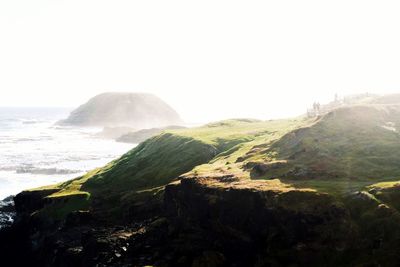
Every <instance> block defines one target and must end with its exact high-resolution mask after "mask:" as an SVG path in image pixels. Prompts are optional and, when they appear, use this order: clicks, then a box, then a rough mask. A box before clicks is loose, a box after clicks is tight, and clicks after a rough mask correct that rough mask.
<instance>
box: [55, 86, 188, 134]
mask: <svg viewBox="0 0 400 267" xmlns="http://www.w3.org/2000/svg"><path fill="white" fill-rule="evenodd" d="M181 123H182V120H181V118H180V117H179V115H178V113H177V112H176V111H175V110H174V109H172V108H171V107H170V106H169V105H168V104H166V103H165V102H164V101H163V100H161V99H160V98H158V97H157V96H155V95H152V94H145V93H104V94H100V95H97V96H95V97H93V98H92V99H90V100H89V101H88V102H87V103H85V104H83V105H81V106H80V107H78V108H77V109H75V110H74V111H72V112H71V114H70V116H69V117H68V118H67V119H65V120H62V121H59V122H58V124H60V125H72V126H100V127H122V126H123V127H131V128H135V129H145V128H154V127H164V126H168V125H179V124H181Z"/></svg>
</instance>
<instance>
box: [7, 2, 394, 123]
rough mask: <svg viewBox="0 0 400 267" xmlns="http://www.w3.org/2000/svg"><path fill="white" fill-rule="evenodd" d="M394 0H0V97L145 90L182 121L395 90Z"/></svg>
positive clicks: (51, 98) (68, 101) (295, 109)
mask: <svg viewBox="0 0 400 267" xmlns="http://www.w3.org/2000/svg"><path fill="white" fill-rule="evenodd" d="M398 14H400V3H398V1H368V0H362V1H351V0H346V1H341V0H338V1H321V0H319V1H307V0H304V1H298V0H297V1H289V0H288V1H266V0H264V1H251V0H246V1H235V0H229V1H218V0H212V1H208V0H202V1H189V0H184V1H174V0H171V1H165V0H161V1H153V0H146V1H133V0H129V1H122V0H121V1H120V0H112V1H104V0H94V1H91V0H90V1H89V0H51V1H50V0H47V1H45V0H35V1H32V0H1V1H0V106H68V107H75V106H78V105H80V104H82V103H84V102H85V101H87V100H88V99H89V98H90V97H92V96H94V95H96V94H99V93H102V92H110V91H111V92H113V91H116V92H117V91H131V92H149V93H154V94H156V95H158V96H159V97H161V98H162V99H164V100H165V101H166V102H167V103H169V104H170V105H171V106H173V107H174V108H175V109H176V110H177V111H178V112H179V113H180V114H181V116H182V117H183V118H184V119H185V120H186V121H188V122H205V121H211V120H219V119H224V118H238V117H253V118H259V119H271V118H281V117H289V116H294V115H299V114H301V113H304V112H305V110H306V108H307V106H310V105H311V104H312V103H313V102H314V101H320V102H327V101H330V100H332V99H333V98H334V95H335V93H338V94H339V95H345V94H353V93H362V92H370V93H377V94H384V93H395V92H400V34H399V30H400V29H399V28H400V16H399V15H398Z"/></svg>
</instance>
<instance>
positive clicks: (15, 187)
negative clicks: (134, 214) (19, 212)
mask: <svg viewBox="0 0 400 267" xmlns="http://www.w3.org/2000/svg"><path fill="white" fill-rule="evenodd" d="M69 112H70V110H69V109H65V108H1V107H0V199H3V198H5V197H7V196H10V195H15V194H17V193H19V192H20V191H22V190H25V189H29V188H34V187H39V186H44V185H49V184H53V183H58V182H62V181H66V180H68V179H71V178H75V177H78V176H80V175H82V174H84V173H86V172H87V171H89V170H91V169H94V168H96V167H101V166H103V165H105V164H106V163H108V162H110V161H111V160H113V159H116V158H118V157H119V156H121V155H122V154H124V153H125V152H127V151H129V150H130V149H132V148H133V147H134V145H132V144H124V143H117V142H115V141H113V140H107V139H102V138H98V137H96V133H97V132H100V131H101V130H102V129H99V128H76V127H61V126H57V125H55V122H56V121H58V120H60V119H63V118H66V117H67V116H68V114H69Z"/></svg>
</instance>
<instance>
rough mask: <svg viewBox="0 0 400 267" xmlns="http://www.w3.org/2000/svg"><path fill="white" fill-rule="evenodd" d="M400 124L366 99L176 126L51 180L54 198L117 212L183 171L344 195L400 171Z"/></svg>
mask: <svg viewBox="0 0 400 267" xmlns="http://www.w3.org/2000/svg"><path fill="white" fill-rule="evenodd" d="M399 125H400V107H399V106H396V105H362V106H361V105H360V106H351V107H344V108H340V109H337V110H334V111H332V112H330V113H328V114H326V115H324V116H322V117H318V118H312V119H306V118H297V119H293V120H275V121H257V120H248V119H241V120H227V121H222V122H217V123H211V124H208V125H205V126H203V127H198V128H192V129H180V130H170V131H166V132H164V133H162V134H160V135H158V136H155V137H153V138H150V139H148V140H146V141H145V142H143V143H141V144H140V145H139V146H137V147H136V148H134V149H133V150H131V151H130V152H128V153H127V154H125V155H123V156H122V157H121V158H120V159H117V160H115V161H113V162H111V163H109V164H108V165H106V166H105V167H103V168H99V169H97V170H93V171H91V172H89V173H88V174H86V175H84V176H82V177H79V178H77V179H74V180H71V181H68V182H65V183H62V184H57V185H55V186H50V187H46V188H47V189H56V190H58V191H57V192H56V193H53V194H51V195H49V196H48V197H47V198H48V199H50V200H51V201H52V202H54V203H59V201H58V200H59V199H69V198H74V199H75V200H74V201H73V203H75V204H74V205H69V208H68V209H67V211H69V210H73V209H76V208H79V207H82V206H83V207H89V208H90V209H98V210H101V211H104V210H108V211H109V210H113V211H115V212H116V213H118V212H120V211H121V209H126V208H127V207H132V206H135V205H136V204H137V205H139V204H143V203H150V202H151V201H153V200H154V199H157V197H159V196H161V195H162V192H163V188H164V186H165V185H166V184H168V183H170V182H172V181H174V180H177V179H179V176H181V175H185V176H221V175H235V176H236V177H239V178H241V179H280V180H281V182H282V184H283V185H285V186H286V185H290V186H294V187H296V188H313V189H315V190H318V191H322V192H328V193H332V194H334V195H338V196H341V195H343V194H347V193H350V192H354V191H357V190H364V189H365V188H366V187H367V186H370V185H371V184H373V183H376V182H379V181H382V182H383V181H393V180H395V179H398V177H399V176H400V165H399V164H398V162H399V160H400V134H399V132H398V129H399ZM42 189H43V188H40V189H36V190H42ZM76 199H80V200H81V201H78V200H76ZM82 203H84V204H82ZM50 206H51V205H50ZM142 206H143V205H142Z"/></svg>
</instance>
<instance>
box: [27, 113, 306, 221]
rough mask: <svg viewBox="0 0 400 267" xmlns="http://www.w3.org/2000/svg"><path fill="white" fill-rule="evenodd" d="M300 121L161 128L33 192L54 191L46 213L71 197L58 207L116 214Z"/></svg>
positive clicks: (64, 209)
mask: <svg viewBox="0 0 400 267" xmlns="http://www.w3.org/2000/svg"><path fill="white" fill-rule="evenodd" d="M305 122H306V121H305V120H303V119H298V120H281V121H267V122H262V121H257V120H247V119H241V120H228V121H223V122H217V123H212V124H208V125H205V126H203V127H198V128H192V129H182V130H171V131H166V132H164V133H162V134H160V135H158V136H155V137H152V138H150V139H148V140H146V141H145V142H143V143H141V144H139V145H138V146H137V147H135V148H134V149H132V150H131V151H129V152H128V153H126V154H125V155H123V156H122V157H121V158H119V159H117V160H115V161H113V162H110V163H109V164H107V165H106V166H105V167H103V168H99V169H96V170H93V171H91V172H89V173H87V174H86V175H84V176H82V177H78V178H76V179H74V180H71V181H67V182H65V183H60V184H57V185H53V186H47V187H42V188H38V189H34V190H32V191H37V190H39V191H40V190H43V189H55V190H58V191H57V192H56V193H53V194H51V195H49V196H47V199H48V200H49V201H50V202H51V203H53V204H54V205H48V207H47V210H46V213H48V212H52V211H50V210H52V209H53V207H54V208H56V209H57V213H60V212H59V210H60V205H59V204H55V203H60V202H61V203H69V201H70V199H73V201H71V202H72V203H73V204H71V205H70V204H68V205H66V204H65V205H64V206H63V207H62V208H61V210H63V211H64V212H61V213H62V214H66V213H68V212H69V211H71V210H74V209H81V207H88V208H91V209H99V210H101V211H104V210H107V211H110V210H113V212H115V213H118V212H120V210H121V209H124V208H125V206H132V205H134V204H135V203H139V204H141V203H143V202H146V201H150V200H149V198H152V197H154V196H156V197H157V196H158V195H159V194H160V193H162V191H163V186H164V185H166V184H168V183H170V182H171V181H173V180H176V179H178V177H179V176H180V175H182V174H184V173H186V172H188V171H190V170H192V169H193V168H194V167H196V166H198V165H201V164H205V163H208V162H209V161H210V160H212V159H213V158H215V157H219V156H218V155H229V154H230V153H232V152H233V151H236V150H237V149H238V146H240V144H244V143H248V142H252V141H254V140H257V139H260V137H262V138H264V139H276V138H278V137H279V136H282V135H283V134H284V133H286V132H288V131H291V130H293V129H295V128H297V127H299V126H300V125H303V124H304V123H305ZM76 199H80V200H81V201H76ZM49 209H50V210H49Z"/></svg>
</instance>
